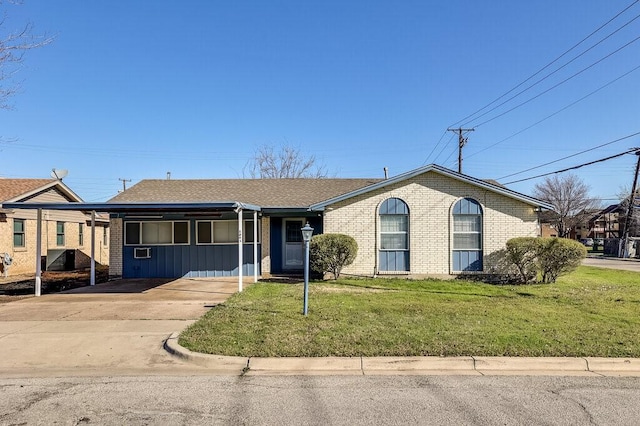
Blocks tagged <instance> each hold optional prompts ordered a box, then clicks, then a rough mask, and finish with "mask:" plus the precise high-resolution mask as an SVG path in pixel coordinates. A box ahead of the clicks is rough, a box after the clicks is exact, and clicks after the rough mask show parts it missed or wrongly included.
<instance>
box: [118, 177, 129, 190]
mask: <svg viewBox="0 0 640 426" xmlns="http://www.w3.org/2000/svg"><path fill="white" fill-rule="evenodd" d="M118 180H120V181H122V192H124V191H126V190H127V182H131V179H122V178H118Z"/></svg>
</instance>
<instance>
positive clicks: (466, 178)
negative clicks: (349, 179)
mask: <svg viewBox="0 0 640 426" xmlns="http://www.w3.org/2000/svg"><path fill="white" fill-rule="evenodd" d="M430 171H433V172H436V173H440V174H443V175H445V176H448V177H451V178H453V179H456V180H459V181H462V182H466V183H470V184H473V185H476V186H479V187H482V188H485V189H488V190H490V191H493V192H495V193H498V194H501V195H504V196H506V197H509V198H513V199H516V200H519V201H522V202H524V203H526V204H529V205H531V206H534V207H537V208H541V209H546V210H553V209H554V207H553V206H552V205H551V204H548V203H545V202H544V201H542V200H538V199H536V198H533V197H529V196H527V195H524V194H520V193H518V192H515V191H512V190H510V189H507V188H505V187H502V186H496V185H493V184H490V183H488V182H485V181H483V180H481V179H477V178H474V177H471V176H467V175H463V174H461V173H457V172H454V171H453V170H449V169H447V168H445V167H442V166H438V165H436V164H429V165H427V166H423V167H420V168H417V169H414V170H411V171H408V172H406V173H402V174H399V175H397V176H394V177H392V178H389V179H385V180H383V181H380V182H377V183H374V184H372V185H369V186H365V187H364V188H360V189H357V190H355V191H351V192H348V193H346V194H343V195H340V196H338V197H333V198H330V199H328V200H326V201H322V202H320V203H316V204H312V205H311V206H309V210H310V211H322V210H324V209H325V208H326V207H327V206H329V205H331V204H335V203H337V202H340V201H344V200H347V199H349V198H353V197H355V196H358V195H362V194H366V193H368V192H371V191H374V190H376V189H380V188H384V187H385V186H388V185H392V184H394V183H397V182H402V181H404V180H407V179H411V178H412V177H415V176H418V175H421V174H423V173H427V172H430Z"/></svg>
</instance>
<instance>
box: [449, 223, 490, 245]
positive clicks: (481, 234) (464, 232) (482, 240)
mask: <svg viewBox="0 0 640 426" xmlns="http://www.w3.org/2000/svg"><path fill="white" fill-rule="evenodd" d="M460 216H473V217H478V216H480V231H455V218H456V217H460ZM452 221H453V223H454V225H453V226H454V231H453V232H452V235H451V238H452V240H451V247H453V248H452V250H451V251H452V252H454V251H483V250H484V232H483V231H484V215H483V214H454V215H453V219H452ZM471 234H473V235H480V237H481V238H480V248H477V249H461V248H455V236H456V235H471Z"/></svg>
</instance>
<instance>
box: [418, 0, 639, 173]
mask: <svg viewBox="0 0 640 426" xmlns="http://www.w3.org/2000/svg"><path fill="white" fill-rule="evenodd" d="M638 1H640V0H638ZM446 134H447V131H446V130H445V131H444V132H442V136H440V139H438V142H437V143H436V144H435V145H434V146H433V149H432V150H431V152H430V153H429V155H427V158H426V159H425V160H424V163H422V164H426V163H427V161H429V158H431V155H432V154H433V152H434V151H435V150H436V148H438V145H440V142H442V139H444V136H445V135H446ZM436 158H437V157H436Z"/></svg>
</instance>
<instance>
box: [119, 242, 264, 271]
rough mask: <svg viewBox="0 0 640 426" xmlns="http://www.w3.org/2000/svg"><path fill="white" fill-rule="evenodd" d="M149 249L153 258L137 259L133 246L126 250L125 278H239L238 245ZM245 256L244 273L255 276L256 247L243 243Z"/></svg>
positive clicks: (124, 256)
mask: <svg viewBox="0 0 640 426" xmlns="http://www.w3.org/2000/svg"><path fill="white" fill-rule="evenodd" d="M150 247H151V258H150V259H134V258H133V249H134V247H133V246H125V247H124V248H123V268H122V276H123V277H124V278H181V277H188V278H196V277H228V276H237V275H238V246H237V245H234V244H228V245H227V244H225V245H210V246H208V245H202V246H197V245H188V246H187V245H185V246H150ZM260 251H261V250H260V246H258V259H260V256H261V255H260ZM242 256H243V268H242V273H243V274H244V275H253V267H254V265H253V263H254V262H253V244H244V246H243V253H242ZM258 267H259V265H258ZM259 272H260V271H258V273H259Z"/></svg>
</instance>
